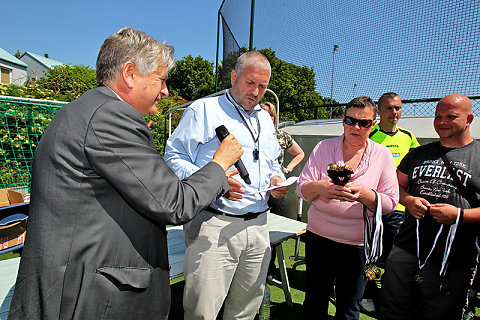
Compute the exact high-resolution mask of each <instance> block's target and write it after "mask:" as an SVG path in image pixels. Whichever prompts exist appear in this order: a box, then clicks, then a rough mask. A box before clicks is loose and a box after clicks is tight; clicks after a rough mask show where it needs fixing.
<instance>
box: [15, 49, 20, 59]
mask: <svg viewBox="0 0 480 320" xmlns="http://www.w3.org/2000/svg"><path fill="white" fill-rule="evenodd" d="M13 56H14V57H15V58H17V59H19V58H20V57H21V56H22V53H21V52H20V50H17V52H15V54H14V55H13Z"/></svg>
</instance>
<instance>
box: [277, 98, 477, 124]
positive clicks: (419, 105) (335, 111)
mask: <svg viewBox="0 0 480 320" xmlns="http://www.w3.org/2000/svg"><path fill="white" fill-rule="evenodd" d="M469 98H470V100H471V101H472V114H473V115H474V116H475V117H480V96H475V97H469ZM440 100H441V98H432V99H419V100H402V117H433V116H434V114H435V107H436V105H437V103H438V101H440ZM345 105H346V103H341V104H333V105H331V104H325V105H320V106H309V107H303V108H300V109H305V110H312V111H313V112H311V113H310V115H311V116H310V118H307V119H305V120H313V119H322V118H325V116H324V115H326V114H329V113H330V109H332V118H340V117H341V116H342V115H343V112H344V107H345ZM325 110H326V111H325ZM293 113H295V110H282V111H281V117H283V118H285V119H289V118H291V114H293ZM476 121H479V120H476Z"/></svg>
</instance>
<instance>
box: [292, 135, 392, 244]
mask: <svg viewBox="0 0 480 320" xmlns="http://www.w3.org/2000/svg"><path fill="white" fill-rule="evenodd" d="M342 146H343V135H341V136H340V137H336V138H331V139H326V140H323V141H320V142H319V143H318V144H317V145H316V146H315V148H314V149H313V151H312V153H311V154H310V157H309V159H308V161H307V163H306V164H305V167H304V168H303V170H302V173H301V174H300V177H299V179H298V182H297V194H298V195H299V196H300V197H302V198H304V197H303V195H302V192H301V190H302V185H303V184H304V183H305V182H308V181H317V180H325V179H330V178H329V177H328V175H327V165H328V164H330V163H336V164H337V165H340V166H343V165H344V163H343V151H342V150H343V148H342ZM349 182H356V183H358V184H361V185H363V186H365V187H367V188H371V189H374V190H376V191H377V192H378V193H379V195H380V197H381V205H382V211H383V214H387V213H390V212H392V211H393V210H394V209H395V207H396V206H397V203H398V197H399V191H398V181H397V174H396V171H395V163H394V161H393V157H392V153H391V152H390V151H389V150H388V149H387V148H386V147H384V146H382V145H380V144H378V143H376V142H373V141H372V140H370V139H368V140H367V147H366V149H365V153H364V155H363V158H362V160H361V162H360V164H359V166H358V168H357V170H355V172H354V173H353V175H352V177H351V179H350V181H349ZM369 216H370V217H371V216H373V213H372V212H370V211H369ZM307 230H309V231H311V232H313V233H315V234H318V235H320V236H322V237H325V238H328V239H330V240H333V241H336V242H340V243H345V244H350V245H359V246H363V204H362V203H360V202H342V201H340V200H334V199H327V198H323V197H318V198H317V199H315V200H314V201H313V202H312V205H311V206H310V209H309V210H308V225H307Z"/></svg>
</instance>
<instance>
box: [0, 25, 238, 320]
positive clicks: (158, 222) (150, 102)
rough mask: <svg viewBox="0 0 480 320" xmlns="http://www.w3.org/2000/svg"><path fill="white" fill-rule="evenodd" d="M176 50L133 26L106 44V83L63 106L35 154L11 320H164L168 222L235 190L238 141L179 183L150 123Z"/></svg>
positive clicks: (102, 77)
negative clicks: (231, 175) (230, 176)
mask: <svg viewBox="0 0 480 320" xmlns="http://www.w3.org/2000/svg"><path fill="white" fill-rule="evenodd" d="M174 64H175V60H174V58H173V48H172V47H171V46H170V45H168V44H165V43H161V42H158V41H156V40H155V39H153V38H152V37H150V36H148V35H147V34H145V33H143V32H140V31H138V30H135V29H133V28H124V29H122V30H120V31H118V32H117V33H115V34H112V35H111V36H110V37H108V38H107V39H106V40H105V42H104V43H103V45H102V47H101V48H100V51H99V54H98V58H97V80H98V82H99V84H101V86H99V87H98V88H96V89H93V90H90V91H88V92H86V93H85V94H84V95H82V96H81V97H80V98H78V99H77V100H75V101H73V102H71V103H69V104H67V105H66V106H64V107H62V108H61V109H60V110H59V111H58V113H57V115H56V116H55V118H54V119H53V120H52V122H51V123H50V125H49V126H48V128H47V130H46V131H45V133H44V135H43V136H42V138H41V141H40V143H39V145H38V147H37V150H36V152H35V159H34V164H33V173H32V188H31V203H30V217H29V221H28V227H27V237H26V243H25V247H24V249H23V254H22V259H21V263H20V269H19V272H18V278H17V282H16V285H15V293H14V297H13V300H12V304H11V308H10V313H9V319H153V318H155V319H166V318H167V317H168V311H169V307H170V288H169V263H168V252H167V240H166V230H165V225H166V224H182V223H185V222H187V221H189V220H191V219H192V218H193V217H194V216H195V215H196V214H197V213H198V212H200V211H201V210H202V209H203V208H204V207H206V206H208V205H209V204H210V203H212V202H214V201H215V200H216V199H217V198H219V197H220V196H222V195H223V194H224V193H225V192H227V191H228V190H229V184H228V182H227V177H226V175H225V170H226V169H227V168H229V167H230V166H231V165H232V164H233V163H235V162H236V161H237V160H238V159H239V157H240V156H241V154H242V153H243V151H242V149H241V147H240V145H239V144H238V142H237V141H236V139H235V138H234V137H233V136H232V135H230V136H228V137H227V138H226V139H225V140H224V142H223V143H222V144H221V146H220V147H219V148H218V150H217V152H216V153H215V156H214V158H213V160H212V161H211V162H210V163H208V164H207V165H206V166H205V167H203V168H202V169H201V170H199V171H198V172H197V173H195V174H194V175H192V176H191V177H189V178H187V179H184V180H182V181H179V180H178V178H177V176H176V175H175V174H174V173H173V172H172V171H171V170H170V169H169V168H168V167H167V165H166V164H165V162H164V160H163V158H162V157H160V156H159V155H158V154H157V151H156V148H155V145H154V141H153V138H152V135H151V134H150V131H149V129H148V127H147V124H146V122H145V119H144V118H143V116H145V115H147V114H149V113H155V112H156V105H157V103H158V101H159V100H160V99H161V97H165V96H167V95H168V89H167V86H166V84H165V80H166V78H167V76H168V71H169V70H171V68H172V67H173V66H174Z"/></svg>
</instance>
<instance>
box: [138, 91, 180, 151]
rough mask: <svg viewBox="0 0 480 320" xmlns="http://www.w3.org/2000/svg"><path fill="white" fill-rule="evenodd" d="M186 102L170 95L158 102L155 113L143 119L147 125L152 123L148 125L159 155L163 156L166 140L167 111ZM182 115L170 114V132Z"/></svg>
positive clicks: (178, 113) (178, 112)
mask: <svg viewBox="0 0 480 320" xmlns="http://www.w3.org/2000/svg"><path fill="white" fill-rule="evenodd" d="M186 102H188V101H186V100H185V99H183V98H182V97H180V96H177V95H175V94H172V95H170V96H168V97H167V98H162V100H160V102H159V103H158V105H157V110H158V111H157V113H155V114H150V115H147V116H146V117H145V120H146V121H147V123H148V122H150V121H152V124H151V125H150V132H151V133H152V136H153V140H154V141H155V146H156V147H157V151H158V153H159V154H160V155H163V154H164V152H165V143H166V142H167V139H168V109H170V108H172V107H175V106H179V105H182V104H184V103H186ZM182 114H183V113H182V112H180V111H177V112H173V113H172V132H173V130H174V129H175V127H176V126H177V125H178V123H179V122H180V118H181V117H182Z"/></svg>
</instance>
